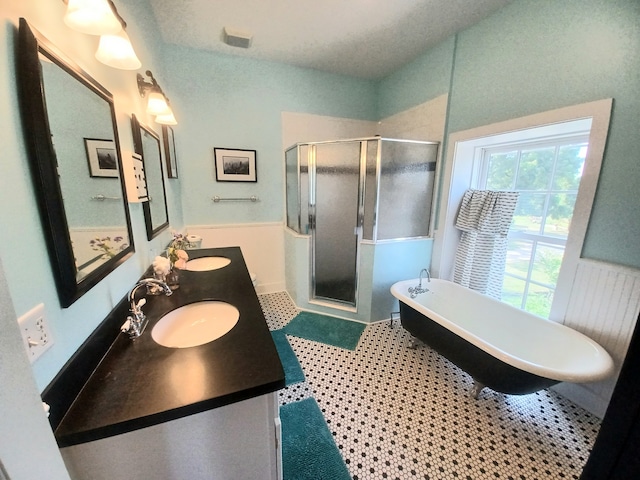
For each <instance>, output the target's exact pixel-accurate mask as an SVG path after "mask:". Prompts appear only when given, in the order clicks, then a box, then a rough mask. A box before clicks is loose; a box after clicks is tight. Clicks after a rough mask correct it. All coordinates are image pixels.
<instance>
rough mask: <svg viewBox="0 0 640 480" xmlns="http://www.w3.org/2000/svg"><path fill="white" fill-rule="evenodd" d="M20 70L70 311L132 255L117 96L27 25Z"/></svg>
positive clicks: (45, 210)
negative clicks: (117, 123)
mask: <svg viewBox="0 0 640 480" xmlns="http://www.w3.org/2000/svg"><path fill="white" fill-rule="evenodd" d="M17 69H18V80H19V81H18V84H19V88H20V91H19V93H20V106H21V113H22V118H23V129H24V136H25V143H26V146H27V151H28V152H27V153H28V157H29V163H30V166H31V171H32V177H33V182H34V187H35V190H36V197H37V201H38V207H39V210H40V216H41V219H42V224H43V229H44V233H45V236H46V242H47V248H48V251H49V257H50V259H51V265H52V268H53V274H54V278H55V281H56V287H57V290H58V296H59V298H60V304H61V305H62V307H68V306H69V305H71V304H72V303H73V302H75V301H76V300H77V299H78V298H80V297H81V296H82V295H84V294H85V293H86V292H87V291H89V290H90V289H91V288H92V287H93V286H95V285H96V284H97V283H98V282H99V281H100V280H102V279H103V278H104V277H106V276H107V275H108V274H109V273H110V272H111V271H113V270H114V269H115V268H117V267H118V265H120V264H121V263H122V262H124V261H125V260H126V259H127V258H128V257H130V256H131V255H132V254H133V252H134V244H133V235H132V230H131V221H130V218H129V208H128V203H127V195H126V188H125V183H124V179H123V176H122V161H121V152H120V144H119V141H118V130H117V125H116V116H115V109H114V105H113V97H112V95H111V94H110V93H109V91H108V90H106V89H105V88H104V87H103V86H102V85H100V84H99V83H98V82H97V81H96V80H94V79H93V78H92V77H91V76H90V75H89V74H87V73H86V72H85V71H84V70H82V69H81V68H80V67H78V66H77V65H76V64H75V63H74V62H73V61H71V60H70V59H68V58H67V57H66V56H64V55H63V54H62V53H61V52H60V51H58V50H57V49H56V48H55V47H54V46H53V45H52V44H51V43H50V42H49V41H48V40H46V39H45V38H44V37H43V36H42V35H41V34H40V33H38V32H37V31H36V30H35V29H33V28H31V27H30V26H29V24H28V23H27V21H26V20H25V19H24V18H21V19H20V25H19V33H18V65H17Z"/></svg>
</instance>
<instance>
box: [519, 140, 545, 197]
mask: <svg viewBox="0 0 640 480" xmlns="http://www.w3.org/2000/svg"><path fill="white" fill-rule="evenodd" d="M554 154H555V148H554V147H547V148H539V149H536V150H522V156H521V158H520V167H519V168H518V179H517V181H516V189H517V190H546V189H548V188H549V185H550V184H551V175H552V174H553V161H554Z"/></svg>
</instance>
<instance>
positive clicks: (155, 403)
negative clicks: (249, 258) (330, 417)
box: [43, 247, 285, 480]
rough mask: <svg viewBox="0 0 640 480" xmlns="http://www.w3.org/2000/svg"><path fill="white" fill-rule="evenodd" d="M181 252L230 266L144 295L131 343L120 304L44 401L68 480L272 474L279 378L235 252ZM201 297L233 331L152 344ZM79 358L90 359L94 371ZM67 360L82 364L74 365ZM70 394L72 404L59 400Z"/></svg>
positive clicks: (189, 274)
mask: <svg viewBox="0 0 640 480" xmlns="http://www.w3.org/2000/svg"><path fill="white" fill-rule="evenodd" d="M189 255H190V257H191V258H198V257H205V256H219V257H226V258H228V259H230V260H231V262H230V263H229V265H226V266H224V267H222V268H218V269H216V270H209V271H187V270H181V271H180V288H179V289H177V290H175V291H174V293H173V294H172V295H171V296H168V297H167V296H164V295H158V296H149V295H147V296H146V297H145V298H146V299H147V303H146V305H144V307H143V310H144V313H145V314H146V315H147V317H148V319H149V324H148V326H147V327H146V330H145V331H144V333H143V334H142V335H141V336H140V337H137V338H134V339H130V338H129V337H128V336H127V335H126V334H124V333H120V332H119V326H120V324H122V323H123V322H124V321H125V319H126V313H127V310H128V306H129V305H128V302H127V301H126V299H124V301H123V302H121V303H120V304H119V305H118V307H116V309H114V312H113V313H112V314H111V315H110V317H109V318H107V319H106V320H105V322H103V325H101V327H99V328H98V330H99V331H97V333H96V334H94V335H93V336H92V337H90V338H89V339H88V340H87V342H85V344H84V345H83V346H82V347H81V349H80V350H79V352H78V353H77V354H76V356H75V357H74V358H73V359H72V360H71V361H70V363H69V364H68V365H67V366H66V367H65V369H64V370H63V372H61V374H60V375H58V377H56V379H55V380H54V382H52V385H50V386H49V387H48V388H47V390H46V391H45V393H44V394H43V398H44V400H45V401H47V402H48V403H50V405H51V408H52V427H53V428H54V433H55V437H56V440H57V442H58V445H59V446H60V448H61V452H62V455H63V458H64V460H65V463H66V465H67V468H68V470H69V473H70V475H71V477H72V478H77V479H86V478H91V479H102V478H105V479H107V478H108V479H114V478H127V479H150V478H153V479H183V478H184V479H190V480H193V479H205V478H206V479H211V478H216V479H234V480H235V479H240V478H241V479H247V480H249V479H256V480H258V479H259V480H262V479H278V478H281V476H282V469H281V454H280V439H279V437H280V423H279V415H278V401H277V390H279V389H280V388H283V387H284V385H285V381H284V371H283V369H282V364H281V363H280V359H279V357H278V353H277V351H276V349H275V345H274V343H273V340H272V337H271V334H270V332H269V329H268V327H267V324H266V321H265V319H264V315H263V313H262V310H261V308H260V303H259V301H258V298H257V295H256V293H255V290H254V288H253V285H252V283H251V279H250V276H249V272H248V271H247V267H246V265H245V262H244V259H243V257H242V253H241V251H240V249H239V248H238V247H232V248H217V249H203V250H191V251H189ZM147 273H150V272H147ZM202 300H212V301H222V302H226V303H229V304H231V305H233V306H235V307H236V308H237V309H238V311H239V314H240V316H239V319H238V322H237V324H236V325H235V326H234V327H233V328H232V329H231V330H230V331H229V332H228V333H226V334H225V335H223V336H222V337H220V338H218V339H217V340H214V341H212V342H209V343H205V344H203V345H200V346H194V347H189V348H169V347H164V346H161V345H159V344H158V343H156V342H155V341H154V339H153V338H152V336H151V332H152V329H153V327H154V325H155V324H156V323H157V322H158V320H159V319H160V318H161V317H163V316H164V315H165V314H167V313H168V312H170V311H172V310H175V309H176V308H179V307H181V306H184V305H188V304H191V303H194V302H199V301H202ZM123 315H124V316H123ZM114 327H115V328H118V331H117V333H113V332H112V330H113V328H114ZM114 335H115V339H114V340H113V342H112V343H110V344H109V342H108V341H105V339H109V338H111V337H113V336H114ZM92 343H93V344H94V347H93V348H92ZM107 344H108V345H107ZM96 349H97V350H98V352H99V351H100V350H105V351H104V353H103V355H100V353H96V352H95V350H96ZM79 358H85V359H87V358H94V359H98V362H97V363H96V365H95V368H93V369H92V368H90V366H89V367H88V366H87V365H86V363H87V361H86V360H85V361H83V362H82V363H80V362H79ZM74 362H75V365H76V366H77V365H81V364H82V366H81V367H80V368H79V369H74ZM88 363H91V360H89V361H88ZM78 370H83V371H85V372H87V374H86V375H85V376H86V378H84V379H82V378H81V374H80V373H79V372H78ZM79 383H82V385H78V384H79ZM74 390H77V394H72V395H73V396H74V398H73V399H71V398H66V399H63V400H61V399H60V397H61V396H64V395H66V393H65V392H67V391H71V392H73V391H74ZM60 410H63V411H60Z"/></svg>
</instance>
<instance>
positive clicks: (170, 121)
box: [156, 107, 178, 125]
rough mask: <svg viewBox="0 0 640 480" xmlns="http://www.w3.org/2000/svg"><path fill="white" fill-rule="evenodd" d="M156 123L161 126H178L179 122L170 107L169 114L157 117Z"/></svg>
mask: <svg viewBox="0 0 640 480" xmlns="http://www.w3.org/2000/svg"><path fill="white" fill-rule="evenodd" d="M156 123H159V124H161V125H177V124H178V121H177V120H176V117H175V116H174V115H173V111H171V107H169V113H164V114H162V115H157V116H156Z"/></svg>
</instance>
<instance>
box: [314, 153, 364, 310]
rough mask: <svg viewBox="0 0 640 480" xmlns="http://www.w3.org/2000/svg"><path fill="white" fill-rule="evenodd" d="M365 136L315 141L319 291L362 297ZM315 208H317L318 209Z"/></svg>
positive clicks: (319, 294) (347, 299)
mask: <svg viewBox="0 0 640 480" xmlns="http://www.w3.org/2000/svg"><path fill="white" fill-rule="evenodd" d="M360 145H361V143H360V141H345V142H333V143H321V144H317V145H315V147H311V148H315V155H313V154H312V156H311V158H312V159H313V158H314V159H315V175H314V182H313V184H314V187H315V194H314V195H312V199H311V200H312V201H311V206H312V209H314V210H315V222H314V226H315V228H313V229H312V238H313V248H312V251H313V256H314V258H313V275H314V282H313V285H314V286H313V297H315V298H319V299H328V300H331V301H334V302H335V301H338V302H343V303H345V304H349V305H355V303H356V285H357V274H356V266H357V258H358V244H359V238H358V235H357V234H358V228H357V227H358V226H359V225H358V212H359V204H360V202H359V194H360V191H361V187H360V183H361V182H360V149H361V147H360ZM312 211H313V210H312Z"/></svg>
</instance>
